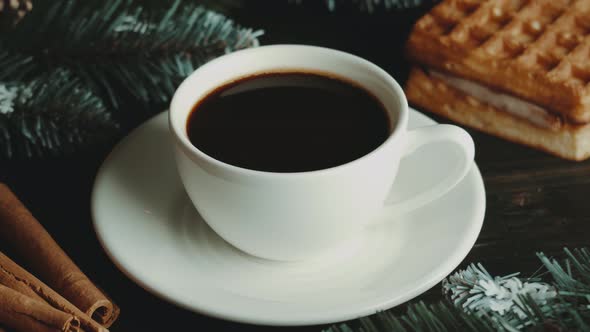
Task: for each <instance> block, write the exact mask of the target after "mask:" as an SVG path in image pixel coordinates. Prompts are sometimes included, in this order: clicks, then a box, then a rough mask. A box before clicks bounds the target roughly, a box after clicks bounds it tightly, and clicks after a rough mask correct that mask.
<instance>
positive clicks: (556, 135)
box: [406, 0, 590, 160]
mask: <svg viewBox="0 0 590 332" xmlns="http://www.w3.org/2000/svg"><path fill="white" fill-rule="evenodd" d="M406 51H407V55H408V57H409V59H410V60H411V61H412V62H413V63H414V64H415V65H416V68H415V69H414V70H413V71H412V74H411V75H410V79H409V81H408V83H407V86H406V90H407V91H406V92H407V94H408V98H409V100H410V102H411V103H414V104H416V105H419V106H422V107H423V108H425V109H426V110H429V111H432V112H435V113H439V114H442V115H445V116H447V117H449V118H451V119H453V120H455V121H457V122H460V123H463V124H466V125H469V126H473V127H475V128H478V129H481V130H484V131H486V132H488V133H491V134H494V135H497V136H501V137H504V138H507V139H510V140H512V141H516V142H520V143H524V144H528V145H531V146H535V147H537V148H540V149H543V150H546V151H549V152H552V153H554V154H557V155H559V156H562V157H564V158H568V159H575V160H581V159H584V158H587V157H590V142H588V143H585V141H584V140H586V141H588V140H590V129H587V127H586V126H587V124H588V123H589V122H590V84H589V83H590V0H578V1H574V0H530V1H525V0H488V1H485V0H482V1H476V0H445V1H443V2H441V3H440V4H439V5H437V6H436V7H434V8H433V9H432V11H430V12H429V13H428V14H427V15H425V16H424V17H422V18H421V19H420V20H419V21H418V22H417V23H416V25H415V27H414V30H413V31H412V33H411V35H410V37H409V40H408V43H407V49H406ZM428 87H431V88H432V89H430V90H425V89H427V88H428ZM434 92H436V93H438V94H440V96H438V95H437V96H432V93H434ZM427 97H428V98H431V100H425V98H427ZM433 100H436V101H437V102H433Z"/></svg>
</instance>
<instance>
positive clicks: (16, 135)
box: [0, 69, 117, 158]
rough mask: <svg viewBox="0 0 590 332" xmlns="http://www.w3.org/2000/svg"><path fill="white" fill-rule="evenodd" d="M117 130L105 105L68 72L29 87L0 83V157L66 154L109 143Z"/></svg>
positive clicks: (54, 73)
mask: <svg viewBox="0 0 590 332" xmlns="http://www.w3.org/2000/svg"><path fill="white" fill-rule="evenodd" d="M116 129H117V125H116V124H115V122H114V121H113V120H112V119H111V115H110V113H109V112H107V109H106V108H105V106H104V104H103V103H102V101H101V100H100V99H98V98H97V97H96V96H95V95H94V94H93V93H92V91H90V90H88V89H87V88H84V87H83V85H82V84H81V82H80V80H78V79H76V78H75V77H73V76H72V74H71V73H70V72H68V71H67V70H64V69H58V70H55V71H54V72H53V73H52V74H50V75H45V76H41V77H39V78H37V79H35V80H34V81H32V82H30V83H18V82H5V83H0V155H2V156H4V157H8V158H12V157H33V156H44V155H54V154H58V153H67V152H70V151H72V150H73V149H75V148H77V147H79V146H80V145H90V144H93V143H96V142H98V141H100V140H102V139H105V138H107V137H109V136H110V135H111V134H112V133H113V132H114V131H115V130H116Z"/></svg>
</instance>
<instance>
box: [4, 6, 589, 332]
mask: <svg viewBox="0 0 590 332" xmlns="http://www.w3.org/2000/svg"><path fill="white" fill-rule="evenodd" d="M272 2H274V3H275V4H273V5H270V4H269V3H271V2H270V1H267V2H266V4H265V6H263V5H262V4H258V2H252V7H247V8H243V9H239V10H237V11H235V12H234V13H233V15H234V17H235V18H236V20H237V21H238V22H240V23H242V24H244V25H247V26H252V27H260V28H264V29H265V30H266V31H267V33H266V35H265V37H263V38H262V43H263V44H272V43H302V44H312V45H322V46H327V47H333V48H337V49H341V50H346V51H349V52H352V53H355V54H358V55H360V56H363V57H365V58H367V59H369V60H371V61H373V62H375V63H377V64H378V65H380V66H382V67H383V68H385V69H386V70H387V71H389V72H390V73H391V74H392V75H393V76H394V77H395V78H396V79H398V80H399V81H400V82H403V81H405V78H406V75H407V70H408V64H407V62H406V61H405V60H404V59H403V55H402V50H403V43H404V40H405V38H406V37H407V34H408V32H409V29H410V28H411V24H412V22H414V21H415V20H416V19H417V18H418V17H419V16H420V15H421V14H422V12H423V11H424V8H422V9H419V10H412V11H406V12H403V13H383V14H374V15H368V14H359V13H358V12H353V11H347V10H342V11H340V12H338V14H329V13H327V12H326V11H322V10H315V9H314V10H311V9H309V8H305V9H304V8H298V7H296V6H287V5H279V4H278V3H279V1H272ZM319 6H320V5H319V4H318V5H317V7H319ZM137 117H138V116H137V115H135V116H133V117H130V119H127V120H126V124H125V128H126V131H128V130H130V129H131V128H133V127H134V126H136V125H137V124H138V122H139V121H138V120H137ZM131 118H133V119H131ZM144 118H145V117H144ZM436 119H437V120H438V121H440V122H447V121H445V120H444V119H440V118H436ZM470 133H471V134H472V136H473V138H474V140H475V143H476V148H477V156H476V161H477V164H478V165H479V167H480V169H481V172H482V174H483V177H484V181H485V186H486V190H487V212H486V218H485V222H484V227H483V230H482V232H481V235H480V237H479V239H478V241H477V243H476V245H475V247H474V248H473V249H472V250H471V252H470V254H469V255H468V257H467V258H466V260H465V261H464V262H463V263H462V264H461V267H464V266H465V265H466V264H468V263H469V262H481V263H483V264H484V265H485V266H486V268H487V269H488V270H489V271H490V272H491V273H492V274H496V275H501V274H507V273H511V272H516V271H521V272H522V273H523V275H527V274H530V273H532V272H533V271H535V270H536V269H537V268H538V267H539V266H540V262H539V261H538V259H537V258H536V256H535V252H537V251H544V252H545V253H547V254H549V255H558V256H559V255H561V248H562V247H564V246H568V247H581V246H588V245H589V244H590V240H589V234H590V203H589V202H588V198H587V197H589V196H590V161H589V162H581V163H575V162H569V161H564V160H561V159H557V158H555V157H552V156H549V155H546V154H544V153H541V152H537V151H534V150H531V149H528V148H525V147H521V146H518V145H515V144H512V143H509V142H505V141H502V140H499V139H496V138H493V137H490V136H487V135H484V134H481V133H478V132H475V131H470ZM115 143H116V142H115V140H113V141H112V142H110V143H108V144H105V145H104V146H101V147H98V148H96V149H93V150H91V151H82V152H80V153H78V154H76V155H72V156H69V157H64V158H53V159H45V160H35V161H11V162H6V161H0V181H4V182H6V183H8V185H10V186H11V187H12V188H13V189H14V191H15V192H16V193H17V194H18V195H19V197H20V198H21V200H23V201H24V202H25V204H26V205H27V206H28V207H29V208H30V209H31V210H32V212H33V213H34V215H36V216H37V217H38V219H39V220H40V221H41V222H42V223H43V224H44V225H45V226H46V228H47V229H48V230H49V232H50V233H51V234H53V235H54V237H55V238H56V239H57V241H58V242H59V243H60V244H61V245H62V246H63V248H64V249H65V250H66V251H67V252H68V253H69V254H70V255H71V256H72V258H73V259H74V260H75V261H76V262H77V263H78V264H79V265H80V267H81V268H82V270H84V271H85V272H86V273H87V274H88V275H89V276H90V277H91V278H92V279H93V280H95V281H96V282H97V283H98V284H99V285H100V286H101V287H103V288H104V289H105V290H106V291H107V292H108V293H109V294H110V295H112V297H113V298H114V299H115V300H116V302H117V303H118V304H119V305H120V306H121V308H122V315H121V317H120V319H119V321H118V322H117V323H116V325H115V326H114V327H113V328H112V329H111V330H112V331H113V332H118V331H171V330H190V331H198V330H200V328H199V327H205V326H207V327H208V328H207V329H206V330H208V331H230V330H231V331H274V330H277V331H278V330H293V331H320V330H321V329H322V327H318V326H311V327H305V328H291V329H286V328H283V329H279V328H273V327H259V326H249V325H242V324H236V323H231V322H226V321H222V320H217V319H213V318H209V317H206V316H201V315H197V314H194V313H192V312H189V311H185V310H182V309H179V308H177V307H176V306H174V305H172V304H169V303H167V302H165V301H162V300H160V299H158V298H156V297H155V296H153V295H151V294H150V293H148V292H146V291H144V290H143V289H142V288H140V287H139V286H137V285H135V284H134V283H133V282H131V281H130V280H129V279H128V278H127V277H125V276H124V275H123V274H122V273H121V272H120V271H119V270H117V268H115V266H114V265H113V264H112V263H111V262H110V261H109V259H108V258H107V257H106V255H105V254H104V252H103V251H102V249H101V247H100V245H99V243H98V241H97V239H96V236H95V234H94V231H93V230H92V226H91V218H90V192H91V189H92V183H93V180H94V176H95V174H96V171H97V169H98V167H99V166H100V164H101V162H102V161H103V160H104V158H105V156H106V154H107V153H108V152H109V151H110V149H111V148H112V147H113V145H114V144H115ZM0 231H1V230H0ZM401 273H403V271H401ZM441 298H442V297H441V289H440V286H439V285H437V286H435V287H434V288H433V289H431V290H430V291H428V292H427V293H425V294H423V295H422V296H420V297H418V298H417V299H416V300H425V301H427V302H429V301H430V302H432V301H438V300H440V299H441ZM397 310H403V306H402V308H401V309H397Z"/></svg>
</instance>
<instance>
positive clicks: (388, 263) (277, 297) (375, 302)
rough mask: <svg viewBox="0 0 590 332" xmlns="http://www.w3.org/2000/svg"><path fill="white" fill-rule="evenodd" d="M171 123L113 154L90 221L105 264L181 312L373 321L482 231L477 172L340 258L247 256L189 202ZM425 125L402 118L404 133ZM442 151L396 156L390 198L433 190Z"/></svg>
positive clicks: (256, 320)
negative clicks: (281, 259)
mask: <svg viewBox="0 0 590 332" xmlns="http://www.w3.org/2000/svg"><path fill="white" fill-rule="evenodd" d="M167 116H168V114H167V113H166V112H165V113H163V114H160V115H158V116H156V117H154V118H153V119H151V120H149V121H147V122H146V123H145V124H144V125H142V126H141V127H139V128H138V129H137V130H135V131H134V132H133V133H132V134H131V135H129V136H128V137H127V138H125V139H124V140H123V141H122V142H121V143H120V144H119V145H118V146H117V147H116V148H115V149H114V151H113V152H112V153H111V154H110V156H109V157H108V158H107V160H106V161H105V162H104V164H103V166H102V168H101V169H100V172H99V173H98V176H97V178H96V182H95V184H94V192H93V197H92V213H93V218H94V226H95V229H96V233H97V235H98V238H99V240H100V241H101V243H102V245H103V247H104V249H105V250H106V252H107V254H108V255H109V256H110V257H111V259H112V260H113V262H115V264H116V265H117V266H118V267H119V268H120V269H121V270H122V271H123V272H124V273H125V274H127V276H129V278H131V279H132V280H134V281H135V282H137V283H138V284H139V285H141V286H142V287H144V288H145V289H147V290H148V291H150V292H153V293H154V294H156V295H158V296H160V297H162V298H164V299H166V300H168V301H170V302H173V303H175V304H177V305H179V306H182V307H184V308H186V309H189V310H193V311H196V312H199V313H204V314H207V315H212V316H215V317H220V318H224V319H228V320H234V321H240V322H246V323H253V324H265V325H311V324H323V323H332V322H337V321H343V320H348V319H352V318H358V317H361V316H365V315H370V314H373V313H375V312H377V311H381V310H385V309H388V308H391V307H393V306H395V305H398V304H400V303H402V302H405V301H408V300H410V299H412V298H413V297H415V296H417V295H419V294H421V293H423V292H425V291H426V290H428V289H429V288H431V287H432V286H434V285H435V284H437V283H438V282H439V281H440V280H442V279H443V278H444V277H445V276H446V275H448V274H449V273H450V272H452V271H453V269H455V267H457V265H458V264H459V263H460V262H461V261H462V260H463V258H465V256H466V255H467V253H468V252H469V250H470V249H471V247H472V246H473V244H474V243H475V240H476V239H477V236H478V234H479V232H480V230H481V227H482V223H483V218H484V210H485V191H484V186H483V181H482V178H481V175H480V173H479V170H478V169H477V166H476V165H475V164H474V165H473V169H472V170H471V171H470V173H469V174H468V175H467V177H466V178H465V179H464V180H463V181H462V182H461V183H460V184H459V185H458V186H457V187H456V188H455V189H453V190H452V191H451V192H449V193H448V194H447V195H445V196H444V197H442V198H440V199H438V200H437V201H435V202H432V203H430V204H429V205H427V206H426V207H424V208H422V209H420V210H418V211H415V212H413V213H410V214H408V215H405V216H403V217H398V218H396V220H391V221H389V222H387V223H384V224H381V225H379V226H375V227H373V228H371V229H368V230H367V231H366V232H365V234H362V235H360V236H359V240H358V241H357V242H356V243H355V245H353V246H351V247H350V248H349V250H348V252H347V253H346V254H344V255H342V253H341V254H340V255H338V256H334V257H322V258H321V259H317V260H315V261H313V262H302V263H281V262H272V261H267V260H263V259H258V258H255V257H252V256H249V255H247V254H245V253H242V252H240V251H239V250H237V249H235V248H233V247H232V246H230V245H229V244H227V243H226V242H224V241H223V240H222V239H220V238H219V237H218V236H217V235H216V234H215V233H214V232H213V231H212V230H211V229H210V228H209V227H208V226H207V225H206V223H205V222H204V221H203V220H202V219H201V218H200V216H199V215H198V213H197V212H196V210H195V209H194V208H193V206H192V205H191V203H190V201H189V200H188V198H187V196H186V194H185V192H184V189H183V187H182V185H181V183H180V180H179V178H178V176H177V174H176V167H175V163H174V158H173V155H172V142H171V139H170V137H169V136H170V135H169V132H168V121H167ZM432 123H434V121H432V120H431V119H429V118H427V117H426V116H424V115H422V114H420V113H418V112H416V111H413V110H412V111H411V112H410V127H417V126H422V125H428V124H432ZM449 155H452V154H448V153H445V151H444V149H443V148H441V147H439V146H429V147H427V148H424V149H422V150H419V151H418V152H416V153H415V154H414V155H412V156H410V157H408V158H406V159H404V161H403V162H402V165H401V168H400V171H399V175H398V180H396V181H397V182H396V184H395V185H394V187H395V188H396V192H395V193H393V196H400V195H402V194H403V195H405V194H409V193H411V192H414V191H417V190H420V188H423V187H425V186H428V185H430V184H432V183H433V181H434V180H435V179H436V178H437V177H439V176H442V175H443V174H444V172H445V169H447V168H446V167H447V166H448V167H451V166H452V165H453V160H449V157H448V156H449ZM433 164H434V165H437V166H436V170H433V169H432V165H433ZM423 170H424V171H423ZM236 222H239V220H236Z"/></svg>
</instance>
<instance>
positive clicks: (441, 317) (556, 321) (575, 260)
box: [325, 248, 590, 332]
mask: <svg viewBox="0 0 590 332" xmlns="http://www.w3.org/2000/svg"><path fill="white" fill-rule="evenodd" d="M564 252H565V254H566V258H565V259H563V260H561V261H559V260H557V259H553V258H549V257H547V256H545V255H544V254H543V253H539V254H537V256H538V257H539V259H540V260H541V262H542V264H543V267H544V269H545V272H548V273H549V275H550V276H551V280H547V281H548V282H543V281H541V280H540V278H538V276H533V277H531V278H520V277H519V276H518V275H519V274H518V273H514V274H511V275H507V276H504V277H492V276H491V275H490V274H489V273H488V272H487V271H486V270H485V269H484V268H483V266H482V265H481V264H472V265H469V266H468V267H467V269H465V270H460V271H458V272H456V273H454V274H453V275H451V276H449V277H448V278H447V279H445V280H444V281H443V291H444V293H445V294H446V295H447V296H448V297H449V300H450V302H441V303H438V304H433V305H426V304H424V303H423V302H419V303H416V304H410V305H409V306H408V309H407V310H406V313H405V314H403V315H399V316H396V315H394V314H393V313H391V312H389V311H385V312H381V313H378V314H376V315H374V316H371V317H366V318H361V319H360V320H359V321H356V322H353V323H349V324H342V325H338V326H333V327H331V328H330V329H328V330H326V331H325V332H390V331H396V332H397V331H439V332H446V331H449V332H451V331H468V332H479V331H490V332H491V331H510V332H513V331H545V330H551V331H590V251H589V250H588V249H586V248H583V249H576V250H573V251H570V250H569V249H567V248H565V249H564Z"/></svg>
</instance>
